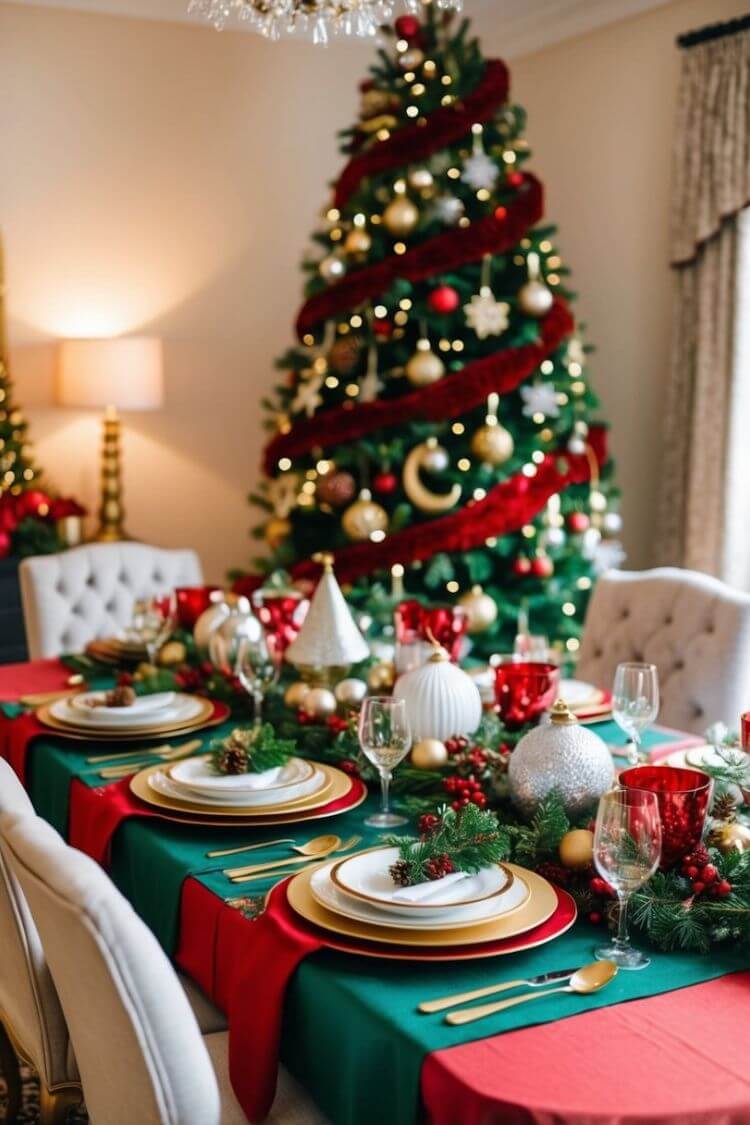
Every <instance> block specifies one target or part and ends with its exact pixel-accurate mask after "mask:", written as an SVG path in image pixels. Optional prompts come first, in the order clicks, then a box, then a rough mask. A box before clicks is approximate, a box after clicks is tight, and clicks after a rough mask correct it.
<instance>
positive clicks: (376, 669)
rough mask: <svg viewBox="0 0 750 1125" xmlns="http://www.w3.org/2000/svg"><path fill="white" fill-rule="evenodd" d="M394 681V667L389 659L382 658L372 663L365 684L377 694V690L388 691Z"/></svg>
mask: <svg viewBox="0 0 750 1125" xmlns="http://www.w3.org/2000/svg"><path fill="white" fill-rule="evenodd" d="M395 682H396V669H395V668H394V666H393V664H391V663H390V661H387V660H383V661H380V663H378V664H373V666H372V668H371V669H370V671H369V672H368V673H367V686H368V688H369V689H370V691H371V692H373V693H374V694H375V695H377V694H378V693H379V692H385V691H390V690H391V688H392V687H393V685H394V684H395Z"/></svg>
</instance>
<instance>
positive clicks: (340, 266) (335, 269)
mask: <svg viewBox="0 0 750 1125" xmlns="http://www.w3.org/2000/svg"><path fill="white" fill-rule="evenodd" d="M318 273H319V274H320V276H321V277H322V278H323V280H324V281H327V282H329V284H330V283H332V282H334V281H338V280H339V278H342V277H343V276H344V274H345V273H346V266H345V265H344V263H343V262H342V261H341V258H337V257H336V255H335V254H329V255H328V257H327V258H323V259H322V260H321V261H320V262H318Z"/></svg>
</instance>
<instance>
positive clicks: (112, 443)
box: [94, 406, 130, 543]
mask: <svg viewBox="0 0 750 1125" xmlns="http://www.w3.org/2000/svg"><path fill="white" fill-rule="evenodd" d="M121 462H122V458H121V454H120V418H119V415H118V413H117V410H116V409H115V407H114V406H108V407H107V408H106V410H105V411H104V421H103V428H102V467H101V499H100V503H99V526H98V528H97V529H96V534H95V535H94V541H95V542H96V543H119V542H121V541H122V540H123V539H130V536H129V535H128V533H127V532H126V530H125V527H124V520H125V509H124V508H123V504H122V478H121V467H122V466H121Z"/></svg>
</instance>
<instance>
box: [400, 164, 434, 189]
mask: <svg viewBox="0 0 750 1125" xmlns="http://www.w3.org/2000/svg"><path fill="white" fill-rule="evenodd" d="M406 178H407V180H408V181H409V187H412V188H414V190H415V191H426V190H427V188H431V187H432V185H433V183H434V180H433V178H432V172H431V171H430V170H429V168H413V169H412V170H411V172H409V174H408V176H407V177H406Z"/></svg>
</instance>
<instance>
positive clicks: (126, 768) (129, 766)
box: [99, 739, 201, 781]
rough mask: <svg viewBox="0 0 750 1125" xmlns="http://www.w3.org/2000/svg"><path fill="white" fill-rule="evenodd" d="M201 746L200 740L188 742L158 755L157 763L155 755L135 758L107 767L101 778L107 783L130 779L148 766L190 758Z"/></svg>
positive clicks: (100, 773)
mask: <svg viewBox="0 0 750 1125" xmlns="http://www.w3.org/2000/svg"><path fill="white" fill-rule="evenodd" d="M200 745H201V742H200V740H199V739H196V741H195V742H186V743H185V745H184V746H176V747H174V749H172V750H171V751H170V752H169V753H166V754H158V755H156V757H157V761H156V762H154V761H152V759H153V757H154V754H152V755H151V756H150V757H148V758H142V757H140V756H137V757H133V758H131V759H130V760H129V761H127V762H122V763H121V764H119V765H116V766H105V767H104V769H103V770H100V771H99V777H101V778H103V779H104V780H105V781H106V780H109V781H112V780H113V779H116V778H119V777H129V776H130V774H131V773H135V772H136V770H139V769H142V768H143V767H144V766H148V765H158V764H159V763H160V762H179V761H181V759H182V758H189V757H190V755H191V754H192V753H193V750H195V749H196V748H197V747H199V746H200Z"/></svg>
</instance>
